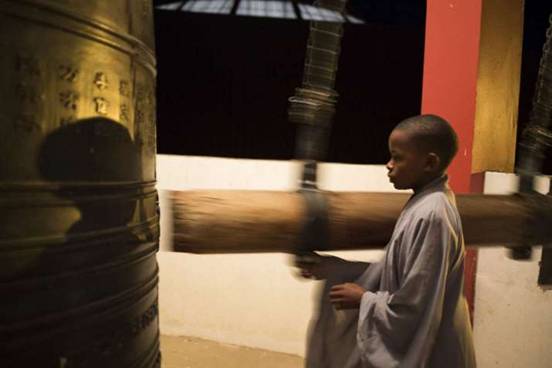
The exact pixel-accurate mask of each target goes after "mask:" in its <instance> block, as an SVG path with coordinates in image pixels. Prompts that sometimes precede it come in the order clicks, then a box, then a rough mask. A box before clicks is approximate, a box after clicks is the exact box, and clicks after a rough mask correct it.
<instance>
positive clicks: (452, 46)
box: [422, 0, 483, 316]
mask: <svg viewBox="0 0 552 368" xmlns="http://www.w3.org/2000/svg"><path fill="white" fill-rule="evenodd" d="M482 1H483V0H427V13H426V35H425V51H424V77H423V92H422V113H423V114H437V115H440V116H442V117H444V118H445V119H446V120H448V121H449V122H450V123H451V124H452V126H453V127H454V129H455V130H456V133H457V134H458V138H459V149H458V154H457V156H456V158H455V160H454V161H453V162H452V164H451V167H450V168H449V172H448V173H449V178H450V184H451V187H452V189H453V190H454V191H455V192H456V193H469V192H471V191H472V190H474V189H475V190H481V189H482V187H481V185H477V183H474V184H476V185H474V186H472V176H471V174H472V145H473V140H474V139H473V138H474V129H475V113H476V92H477V71H478V65H479V44H480V42H479V41H480V25H481V13H482ZM477 187H480V188H477ZM476 262H477V253H476V251H475V250H469V251H468V252H467V258H466V279H465V281H466V284H465V293H466V297H467V299H468V304H469V305H470V311H471V312H472V316H473V301H474V292H475V290H474V287H475V271H476Z"/></svg>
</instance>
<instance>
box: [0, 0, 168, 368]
mask: <svg viewBox="0 0 552 368" xmlns="http://www.w3.org/2000/svg"><path fill="white" fill-rule="evenodd" d="M152 12H153V10H152V2H151V1H150V0H95V1H90V0H55V1H54V0H13V1H8V0H0V29H1V31H0V47H1V50H2V52H0V80H1V81H2V82H1V83H0V366H1V367H27V366H29V367H65V368H69V367H118V368H119V367H156V366H159V365H160V355H159V328H158V306H157V284H158V281H157V275H158V267H157V262H156V258H155V253H156V251H157V249H158V233H159V232H158V210H157V194H156V190H155V152H156V142H155V141H156V138H155V57H154V53H153V48H154V41H153V40H154V37H153V18H152Z"/></svg>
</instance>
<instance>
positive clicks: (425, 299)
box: [357, 211, 457, 368]
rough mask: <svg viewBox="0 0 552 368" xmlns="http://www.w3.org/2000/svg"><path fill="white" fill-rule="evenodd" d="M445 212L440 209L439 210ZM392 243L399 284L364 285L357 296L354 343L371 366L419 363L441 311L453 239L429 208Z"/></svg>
mask: <svg viewBox="0 0 552 368" xmlns="http://www.w3.org/2000/svg"><path fill="white" fill-rule="evenodd" d="M443 212H444V211H443ZM403 231H404V233H403V236H402V237H399V238H400V240H399V241H400V242H401V243H400V244H399V246H398V247H396V253H395V254H392V255H391V256H392V257H395V260H396V261H395V262H393V264H394V265H396V266H398V265H400V268H402V269H399V267H396V269H393V270H386V271H385V272H394V273H395V275H397V280H399V285H398V288H397V289H396V290H395V291H394V292H393V293H389V292H386V291H378V292H370V291H367V292H366V293H365V294H364V295H363V297H362V301H361V305H360V313H359V321H358V329H357V343H358V347H359V349H360V351H361V355H362V358H363V360H364V361H365V362H366V363H367V364H368V366H370V367H386V368H388V367H396V366H399V365H400V367H424V366H425V364H426V363H427V360H428V359H429V356H430V354H431V350H432V347H433V344H434V342H435V338H436V335H437V332H438V329H439V325H440V322H441V317H442V309H443V302H444V295H445V287H446V283H447V273H448V269H449V263H450V262H451V259H450V258H451V250H452V251H454V249H453V248H455V244H456V243H457V238H456V237H457V235H456V234H455V232H454V230H453V228H452V226H451V225H450V222H449V221H448V218H447V216H446V214H445V213H434V212H432V213H430V214H429V215H428V216H426V217H424V218H420V219H418V220H417V221H413V222H412V223H411V224H410V225H409V226H407V227H405V229H404V230H403Z"/></svg>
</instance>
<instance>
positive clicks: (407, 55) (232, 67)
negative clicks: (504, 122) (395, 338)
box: [155, 0, 552, 173]
mask: <svg viewBox="0 0 552 368" xmlns="http://www.w3.org/2000/svg"><path fill="white" fill-rule="evenodd" d="M525 4H526V5H525V6H526V8H525V25H524V41H523V54H522V58H523V61H522V82H521V91H520V106H519V129H518V133H520V132H521V130H522V129H523V127H524V125H525V123H526V122H527V120H528V116H529V111H530V108H531V99H532V96H533V93H534V86H535V81H536V75H537V70H538V63H539V59H540V55H541V52H542V45H543V43H544V40H545V32H546V28H547V27H548V15H549V14H550V13H551V12H552V2H548V1H539V0H526V1H525ZM349 12H350V13H351V14H353V15H355V16H357V17H359V18H362V19H363V20H364V21H365V22H366V24H361V25H359V24H351V23H347V24H345V29H344V37H343V40H342V52H341V58H340V64H339V70H338V74H337V82H336V90H337V91H338V93H339V95H340V96H339V99H338V104H337V112H336V116H335V120H334V124H333V129H332V134H331V138H330V145H329V150H328V156H327V159H326V161H331V162H345V163H371V164H381V163H384V162H385V161H386V160H387V136H388V134H389V132H390V131H391V129H392V128H393V126H394V125H395V124H396V123H397V122H398V121H400V120H402V119H403V118H405V117H408V116H411V115H415V114H418V113H419V112H420V104H421V91H422V70H423V48H424V28H425V0H389V1H381V0H351V1H350V4H349ZM308 26H309V24H308V22H307V21H302V20H283V19H271V18H256V17H243V16H233V15H215V14H194V13H185V12H177V11H168V10H156V11H155V31H156V54H157V60H158V85H157V87H158V88H157V111H158V152H160V153H169V154H182V155H202V156H222V157H238V158H262V159H285V160H287V159H291V158H293V157H294V145H295V130H296V127H295V125H294V124H292V123H289V122H288V121H287V108H288V106H289V104H288V98H289V97H290V96H292V95H293V94H294V89H295V88H296V87H298V86H300V84H301V81H302V75H303V63H304V55H305V49H306V43H307V36H308ZM550 156H552V152H550V154H549V155H548V157H550ZM545 172H547V173H552V158H551V159H547V160H546V162H545Z"/></svg>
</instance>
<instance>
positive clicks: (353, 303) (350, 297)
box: [330, 282, 366, 309]
mask: <svg viewBox="0 0 552 368" xmlns="http://www.w3.org/2000/svg"><path fill="white" fill-rule="evenodd" d="M365 292H366V290H365V289H364V288H363V287H361V286H360V285H357V284H353V283H349V282H348V283H345V284H340V285H334V286H332V288H331V289H330V302H331V303H332V304H333V305H334V306H335V309H356V308H359V306H360V300H361V299H362V295H364V293H365Z"/></svg>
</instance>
